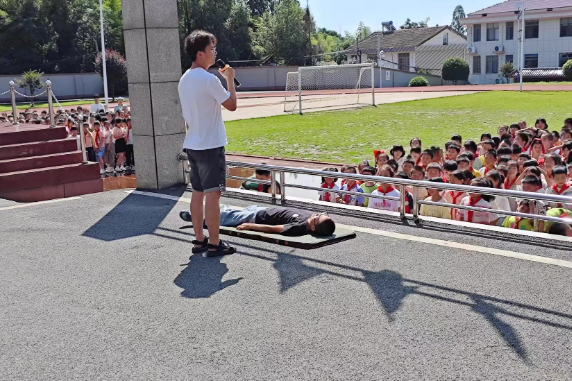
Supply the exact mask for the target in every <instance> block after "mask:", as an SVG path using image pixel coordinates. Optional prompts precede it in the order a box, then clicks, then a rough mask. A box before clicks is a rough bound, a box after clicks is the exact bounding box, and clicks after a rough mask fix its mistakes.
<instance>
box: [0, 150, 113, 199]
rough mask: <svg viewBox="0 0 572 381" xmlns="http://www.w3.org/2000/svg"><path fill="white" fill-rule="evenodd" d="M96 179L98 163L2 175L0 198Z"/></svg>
mask: <svg viewBox="0 0 572 381" xmlns="http://www.w3.org/2000/svg"><path fill="white" fill-rule="evenodd" d="M74 143H75V142H74ZM98 179H99V180H101V175H100V173H99V164H98V163H88V164H68V165H61V166H57V167H48V168H36V169H30V170H26V171H18V172H10V173H3V174H0V197H1V198H6V199H8V197H4V196H3V195H2V194H3V193H9V192H15V191H21V190H26V189H35V188H41V187H49V186H54V185H61V184H66V183H74V182H83V181H89V180H98ZM102 184H103V183H102ZM102 187H103V185H102Z"/></svg>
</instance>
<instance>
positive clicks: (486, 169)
mask: <svg viewBox="0 0 572 381" xmlns="http://www.w3.org/2000/svg"><path fill="white" fill-rule="evenodd" d="M489 171H494V169H488V168H487V167H485V174H484V176H486V175H487V173H489Z"/></svg>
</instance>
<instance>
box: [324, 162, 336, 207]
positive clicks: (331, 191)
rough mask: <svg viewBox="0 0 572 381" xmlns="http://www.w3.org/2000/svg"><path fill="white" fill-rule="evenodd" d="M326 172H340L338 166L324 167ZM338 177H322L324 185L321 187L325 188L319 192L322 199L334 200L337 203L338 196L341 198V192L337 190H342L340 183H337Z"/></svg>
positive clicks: (326, 200)
mask: <svg viewBox="0 0 572 381" xmlns="http://www.w3.org/2000/svg"><path fill="white" fill-rule="evenodd" d="M323 170H324V171H325V172H338V169H337V168H333V167H332V168H324V169H323ZM336 181H338V179H336V178H334V177H322V185H321V187H322V188H323V189H324V190H323V191H320V192H319V195H320V199H319V200H320V201H325V202H333V203H337V202H338V198H340V194H339V193H338V192H337V191H339V190H340V187H339V186H338V184H336Z"/></svg>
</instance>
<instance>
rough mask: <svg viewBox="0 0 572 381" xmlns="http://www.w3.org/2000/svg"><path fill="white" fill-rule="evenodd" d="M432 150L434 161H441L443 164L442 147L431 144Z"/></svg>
mask: <svg viewBox="0 0 572 381" xmlns="http://www.w3.org/2000/svg"><path fill="white" fill-rule="evenodd" d="M431 151H433V160H432V162H433V163H439V164H442V163H443V157H444V155H443V149H441V147H438V146H431Z"/></svg>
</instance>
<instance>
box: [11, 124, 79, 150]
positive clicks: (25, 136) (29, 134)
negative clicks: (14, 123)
mask: <svg viewBox="0 0 572 381" xmlns="http://www.w3.org/2000/svg"><path fill="white" fill-rule="evenodd" d="M35 127H36V129H31V128H32V127H28V126H23V127H22V128H11V129H10V130H9V131H7V132H5V131H3V132H2V133H1V134H0V146H8V145H14V144H24V143H34V142H45V141H48V140H60V139H65V138H67V137H68V133H67V131H66V128H65V127H54V128H49V127H47V126H42V127H45V128H41V129H38V128H37V127H38V126H35Z"/></svg>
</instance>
